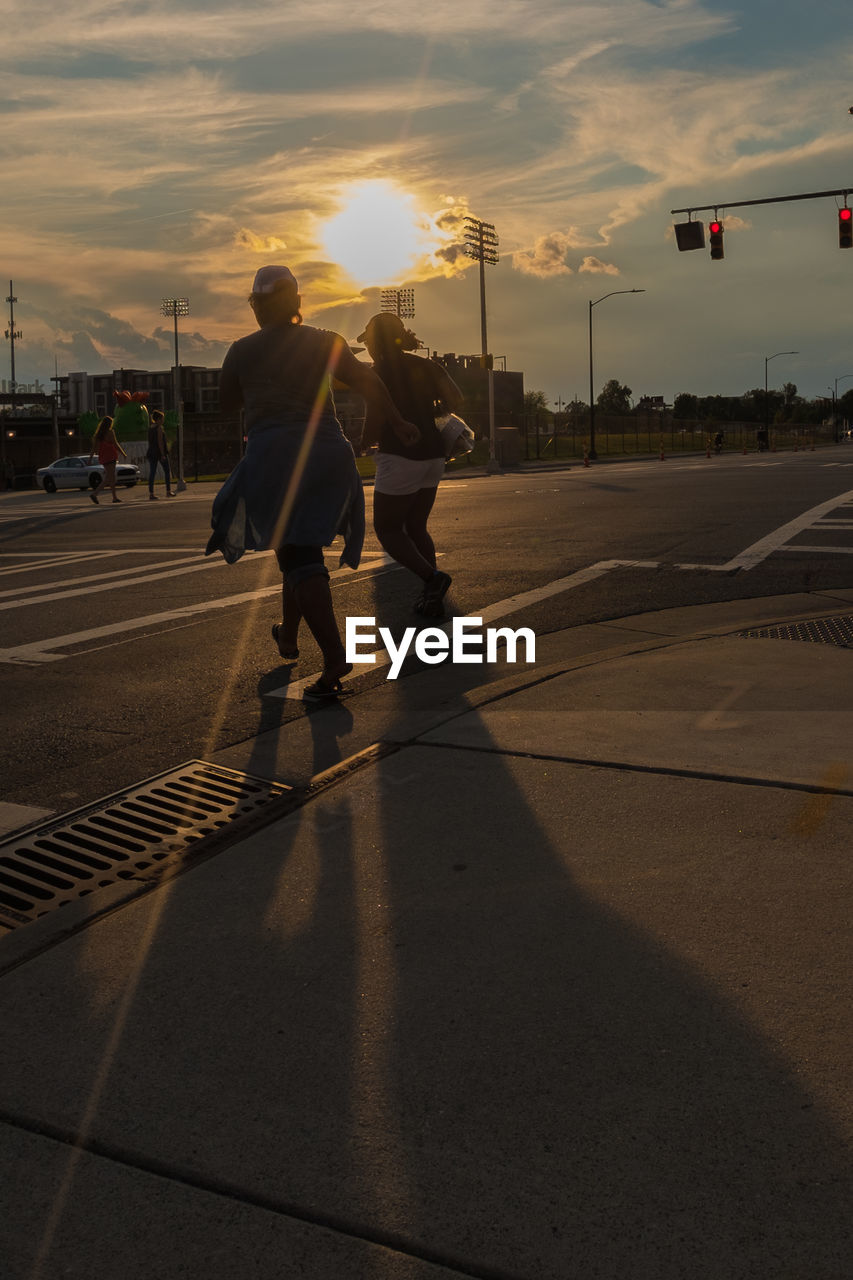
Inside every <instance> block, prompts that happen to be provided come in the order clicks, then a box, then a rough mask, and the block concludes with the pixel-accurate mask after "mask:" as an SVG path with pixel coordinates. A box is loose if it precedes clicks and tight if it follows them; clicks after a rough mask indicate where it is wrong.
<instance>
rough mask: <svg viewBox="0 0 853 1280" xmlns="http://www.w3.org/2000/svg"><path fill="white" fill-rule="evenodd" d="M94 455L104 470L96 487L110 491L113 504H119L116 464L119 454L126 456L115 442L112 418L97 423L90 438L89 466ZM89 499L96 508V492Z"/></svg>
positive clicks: (93, 491)
mask: <svg viewBox="0 0 853 1280" xmlns="http://www.w3.org/2000/svg"><path fill="white" fill-rule="evenodd" d="M96 453H97V455H98V462H100V464H101V466H102V467H103V468H104V478H103V480H102V481H101V483H100V484H99V485H98V488H99V489H100V488H101V487H106V488H109V489H112V493H113V502H121V498H119V497H118V496H117V494H116V463H117V462H118V456H119V454H121V456H122V457H123V458H126V457H127V454H126V453H125V451H124V449H122V447H121V445H120V444H119V442H118V440H116V433H115V431H114V429H113V420H112V418H101V421H100V422H99V423H98V426H97V430H96V431H95V434H94V436H93V437H92V452H91V453H90V454H89V462H90V464H91V461H92V459H93V458H94V456H95V454H96ZM89 497H90V498H91V499H92V501H93V502H94V504H95V506H97V505H98V494H97V491H96V490H94V489H93V490H92V492H91V493H90V494H89Z"/></svg>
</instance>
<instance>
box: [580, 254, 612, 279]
mask: <svg viewBox="0 0 853 1280" xmlns="http://www.w3.org/2000/svg"><path fill="white" fill-rule="evenodd" d="M578 270H579V271H583V272H586V273H587V274H588V275H591V276H618V275H621V274H622V273H621V271H620V270H619V268H618V267H616V266H614V265H613V263H612V262H602V261H601V259H600V258H593V257H586V258H584V260H583V262H582V263H581V265H580V266H579V267H578Z"/></svg>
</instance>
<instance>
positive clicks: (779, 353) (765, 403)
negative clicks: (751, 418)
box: [764, 351, 800, 444]
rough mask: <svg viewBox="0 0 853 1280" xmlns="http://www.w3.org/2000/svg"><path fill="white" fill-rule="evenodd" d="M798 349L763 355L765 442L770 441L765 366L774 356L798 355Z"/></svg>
mask: <svg viewBox="0 0 853 1280" xmlns="http://www.w3.org/2000/svg"><path fill="white" fill-rule="evenodd" d="M799 354H800V353H799V351H777V352H776V355H774V356H765V357H764V432H765V437H766V439H767V443H768V444H769V443H770V403H769V401H768V399H767V394H768V393H767V366H768V364H769V363H770V361H771V360H775V359H776V356H798V355H799Z"/></svg>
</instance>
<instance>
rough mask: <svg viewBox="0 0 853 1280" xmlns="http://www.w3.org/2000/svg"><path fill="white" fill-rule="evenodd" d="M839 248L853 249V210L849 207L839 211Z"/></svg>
mask: <svg viewBox="0 0 853 1280" xmlns="http://www.w3.org/2000/svg"><path fill="white" fill-rule="evenodd" d="M838 247H839V249H853V209H848V208H847V205H845V206H844V208H843V209H839V210H838Z"/></svg>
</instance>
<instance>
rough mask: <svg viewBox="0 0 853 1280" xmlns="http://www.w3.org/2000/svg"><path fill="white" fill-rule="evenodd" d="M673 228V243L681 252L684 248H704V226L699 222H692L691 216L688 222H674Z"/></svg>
mask: <svg viewBox="0 0 853 1280" xmlns="http://www.w3.org/2000/svg"><path fill="white" fill-rule="evenodd" d="M674 230H675V243H676V244H677V245H678V248H679V251H680V252H681V253H683V252H684V251H685V249H704V248H705V227H704V225H703V224H702V223H701V222H694V221H693V219H692V218H691V220H690V221H689V222H676V223H675V224H674Z"/></svg>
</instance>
